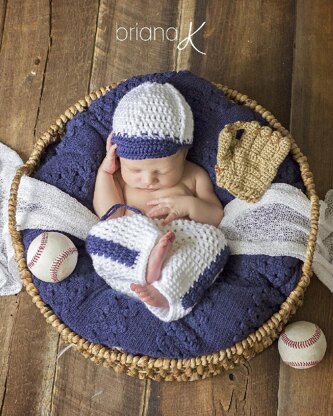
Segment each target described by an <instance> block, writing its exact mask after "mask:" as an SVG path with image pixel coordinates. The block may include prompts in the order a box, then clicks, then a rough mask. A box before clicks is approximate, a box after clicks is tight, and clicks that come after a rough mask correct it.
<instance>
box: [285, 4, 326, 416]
mask: <svg viewBox="0 0 333 416" xmlns="http://www.w3.org/2000/svg"><path fill="white" fill-rule="evenodd" d="M314 6H315V7H314ZM332 21H333V7H332V2H330V1H325V0H319V1H316V2H315V3H310V2H308V1H300V2H298V7H297V29H296V39H295V44H296V45H295V46H296V49H295V58H294V74H293V95H292V134H293V135H294V137H295V139H296V141H297V143H298V144H299V146H300V147H301V149H302V150H303V152H304V153H305V154H306V155H307V157H308V159H309V163H310V168H311V170H312V172H313V173H314V176H315V183H316V188H317V193H318V195H319V197H321V198H323V197H324V195H325V192H326V191H327V190H328V189H332V188H333V140H332V139H333V138H332V131H333V119H332V112H333V98H332V97H333V95H332V92H333V81H332V76H331V70H332V63H333V48H332V46H333V43H332V40H333V27H332ZM319 143H320V144H319ZM299 320H305V321H310V322H314V323H316V324H317V325H319V327H320V328H321V329H322V330H323V332H324V334H325V335H326V339H327V345H328V348H327V352H326V355H325V357H324V359H323V361H322V362H321V363H320V364H319V365H318V366H316V367H314V368H310V369H308V370H293V369H291V368H289V367H287V366H286V365H284V364H281V370H280V374H281V375H280V387H279V412H278V414H279V415H281V416H282V415H283V416H289V415H295V414H304V415H305V414H308V415H311V414H321V415H332V414H333V378H332V367H333V352H332V344H333V329H332V320H333V302H332V294H331V293H330V292H329V290H328V289H327V288H326V287H325V286H324V285H323V284H322V283H321V282H320V281H318V279H317V278H314V279H313V281H312V282H311V284H310V286H309V288H308V290H307V293H306V295H305V302H304V305H303V307H302V308H301V309H300V310H299V311H298V312H297V314H296V315H295V317H294V319H293V321H299ZM311 386H312V388H311Z"/></svg>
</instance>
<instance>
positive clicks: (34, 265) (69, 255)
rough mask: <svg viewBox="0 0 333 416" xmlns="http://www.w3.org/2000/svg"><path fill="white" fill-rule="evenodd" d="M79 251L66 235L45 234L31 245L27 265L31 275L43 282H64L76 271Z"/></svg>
mask: <svg viewBox="0 0 333 416" xmlns="http://www.w3.org/2000/svg"><path fill="white" fill-rule="evenodd" d="M77 257H78V251H77V248H76V247H75V245H74V244H73V242H72V241H71V240H70V239H69V238H68V237H66V236H65V235H63V234H61V233H58V232H55V231H51V232H44V233H42V234H40V235H39V236H38V237H36V238H35V239H34V240H33V241H32V242H31V244H30V246H29V248H28V253H27V265H28V268H29V270H30V271H31V273H32V274H33V275H34V276H36V277H37V278H38V279H40V280H42V281H43V282H51V283H56V282H60V281H61V280H64V279H65V278H66V277H68V276H69V275H70V274H71V273H72V272H73V270H74V269H75V266H76V263H77Z"/></svg>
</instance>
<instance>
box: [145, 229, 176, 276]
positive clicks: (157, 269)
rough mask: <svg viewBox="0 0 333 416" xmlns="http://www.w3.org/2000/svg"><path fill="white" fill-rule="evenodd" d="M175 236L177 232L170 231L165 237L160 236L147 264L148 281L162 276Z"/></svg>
mask: <svg viewBox="0 0 333 416" xmlns="http://www.w3.org/2000/svg"><path fill="white" fill-rule="evenodd" d="M175 238H176V236H175V233H174V232H172V231H168V232H167V233H166V234H164V236H163V237H161V238H160V240H159V241H158V243H157V244H156V245H155V247H154V248H153V249H152V251H151V253H150V256H149V260H148V265H147V273H146V282H147V283H153V282H155V281H156V280H158V279H159V278H160V276H161V269H162V266H163V263H164V262H165V259H166V257H167V255H168V253H169V251H170V249H171V246H172V243H173V242H174V241H175Z"/></svg>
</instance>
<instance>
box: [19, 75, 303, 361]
mask: <svg viewBox="0 0 333 416" xmlns="http://www.w3.org/2000/svg"><path fill="white" fill-rule="evenodd" d="M145 81H156V82H161V83H165V82H169V83H171V84H173V85H174V86H175V87H176V88H177V89H178V90H179V91H180V92H181V93H182V94H183V95H184V97H185V98H186V100H187V102H188V103H189V104H190V106H191V108H192V111H193V115H194V124H195V128H194V146H193V148H192V149H191V150H190V152H189V154H188V159H189V160H191V161H192V162H195V163H197V164H199V165H201V166H202V167H203V168H204V169H206V171H207V172H208V173H209V175H210V178H211V180H212V182H213V183H214V184H215V172H214V166H215V164H216V153H217V138H218V134H219V132H220V130H221V129H222V128H223V127H224V125H225V124H227V123H233V122H235V121H237V120H242V121H251V120H258V121H259V122H261V123H262V124H266V123H265V121H264V120H263V119H262V118H261V116H260V115H259V114H257V113H256V112H254V111H252V110H250V109H249V108H247V107H244V106H241V105H236V104H234V103H232V102H231V101H229V100H228V99H227V98H226V97H225V95H224V94H223V92H222V91H221V90H219V89H218V88H216V87H215V86H214V85H213V84H211V83H210V82H208V81H206V80H205V79H202V78H199V77H197V76H195V75H194V74H192V73H191V72H190V71H180V72H171V71H170V72H164V73H158V74H149V75H142V76H136V77H132V78H130V79H128V80H127V81H125V82H123V83H121V84H120V85H118V86H117V87H116V88H114V89H112V90H110V91H109V92H108V93H107V94H106V95H105V96H103V97H101V98H99V99H97V100H95V101H94V102H93V103H92V104H91V106H90V107H89V109H88V110H87V111H85V112H83V113H78V114H77V115H76V116H75V117H74V118H73V119H72V120H71V121H69V122H68V123H67V125H66V131H65V136H64V138H63V140H62V141H59V142H58V143H55V144H52V145H50V146H49V147H48V149H47V152H46V154H45V155H44V156H43V158H42V160H41V164H40V167H39V168H38V170H37V171H36V172H35V174H34V177H35V178H37V179H39V180H42V181H44V182H47V183H49V184H52V185H55V186H57V187H58V188H59V189H61V190H63V191H65V192H67V193H68V194H69V195H71V196H73V197H75V198H76V199H77V200H78V201H80V202H81V203H82V204H83V205H85V206H86V207H87V208H89V209H91V210H93V208H92V198H93V191H94V184H95V178H96V173H97V169H98V167H99V165H100V163H101V161H102V159H103V158H104V156H105V141H106V138H107V136H108V134H109V132H110V130H111V128H112V116H113V112H114V109H115V107H116V105H117V103H118V101H119V99H120V98H121V97H122V96H123V95H124V94H125V93H127V92H128V91H129V90H130V89H131V88H133V87H136V86H137V85H139V84H140V83H142V82H145ZM274 182H284V183H288V184H291V185H294V186H296V187H298V188H300V189H302V190H303V192H304V184H303V182H302V179H301V176H300V171H299V167H298V164H297V163H296V162H295V161H294V160H293V159H292V157H291V156H290V155H288V156H287V158H286V159H285V160H284V162H283V163H282V165H281V166H280V168H279V171H278V173H277V176H276V177H275V179H274ZM215 192H216V194H217V195H218V197H219V198H220V200H221V202H222V204H223V205H225V204H227V203H228V202H229V201H231V200H232V199H233V196H232V195H231V194H230V193H228V192H227V191H226V190H224V189H221V188H219V187H217V186H215ZM65 212H66V207H64V215H65ZM41 232H42V230H25V231H23V241H24V246H25V250H26V251H27V248H28V247H29V244H30V242H31V241H32V240H33V239H34V238H35V237H36V236H37V235H38V234H40V233H41ZM68 237H69V238H71V239H72V241H73V242H74V244H75V245H76V246H77V248H78V250H79V261H78V264H77V267H76V269H75V271H74V272H73V274H72V275H71V276H70V277H69V278H67V279H65V280H64V281H63V282H61V283H58V284H53V283H45V282H42V281H40V280H38V279H36V278H35V277H33V281H34V284H35V285H36V287H37V288H38V290H39V292H40V296H41V297H42V299H43V300H44V302H45V303H46V304H48V305H49V306H50V308H52V310H53V311H54V313H55V314H56V315H57V316H58V317H59V318H60V319H61V320H62V321H63V322H64V323H65V324H66V325H67V326H68V327H70V328H71V329H72V330H73V331H74V332H76V333H77V334H79V335H80V336H81V337H83V338H85V339H87V340H88V341H91V342H95V343H101V344H104V345H105V346H108V347H119V348H122V349H124V350H125V351H127V352H129V353H132V354H142V355H149V356H152V357H170V358H171V357H172V358H188V357H193V356H196V355H203V354H210V353H213V352H216V351H219V350H221V349H225V348H227V347H230V346H232V345H233V344H234V343H236V342H238V341H240V340H242V339H244V338H245V337H247V336H248V335H249V334H250V333H251V332H253V331H255V330H256V329H258V328H259V327H260V326H261V325H262V324H263V323H264V322H265V321H266V320H268V319H269V318H270V317H271V316H272V314H274V313H275V312H277V311H278V310H279V308H280V305H281V303H283V302H284V300H285V299H286V297H287V296H288V295H289V293H290V292H291V291H292V290H293V288H294V287H295V285H296V284H297V282H298V280H299V278H300V273H301V267H302V262H301V261H300V260H297V259H295V258H291V257H270V256H258V255H256V256H248V255H238V256H230V258H229V260H228V262H227V265H226V266H225V268H224V270H223V271H222V273H221V275H220V277H219V278H218V279H217V280H216V281H215V282H214V284H213V285H212V286H211V287H210V288H209V289H208V290H207V292H206V295H205V297H204V299H203V300H202V301H201V302H200V303H199V304H197V305H196V307H195V308H194V309H193V311H192V312H191V313H190V314H189V315H187V316H186V317H184V318H183V319H180V320H178V321H174V322H161V321H160V320H158V319H157V318H156V317H155V316H154V315H153V314H151V313H150V312H149V311H148V309H147V308H146V307H145V306H144V304H143V303H142V302H141V301H138V300H136V299H134V298H130V297H128V296H126V295H123V294H121V293H119V292H116V291H115V290H113V289H112V288H111V287H110V286H108V285H107V284H106V283H105V281H104V280H103V279H102V278H101V277H99V276H98V275H97V274H96V273H95V271H94V269H93V266H92V261H91V259H90V257H89V255H88V254H87V252H86V251H85V242H84V241H82V240H79V239H77V238H74V237H72V236H71V235H70V234H68Z"/></svg>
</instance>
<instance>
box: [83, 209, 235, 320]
mask: <svg viewBox="0 0 333 416" xmlns="http://www.w3.org/2000/svg"><path fill="white" fill-rule="evenodd" d="M169 230H172V231H173V232H174V233H175V235H176V240H175V241H174V243H173V245H172V248H171V250H170V253H169V255H168V257H167V259H166V261H165V263H164V265H163V268H162V271H161V276H160V279H159V280H157V281H155V282H153V283H152V285H153V286H154V287H156V289H158V290H159V292H160V293H162V295H163V296H164V297H165V298H166V299H167V300H168V303H169V308H157V307H153V306H150V305H148V304H145V305H146V306H147V308H148V309H149V310H150V311H151V312H152V313H153V314H154V315H155V316H156V317H157V318H159V319H160V320H162V321H165V322H170V321H174V320H177V319H180V318H182V317H184V316H185V315H187V314H188V313H189V312H191V310H192V309H193V307H194V306H195V304H196V303H198V302H199V300H200V299H201V298H202V297H203V296H204V292H205V290H206V289H207V288H208V287H209V286H211V285H212V283H214V281H215V280H216V278H217V276H218V275H219V273H220V272H221V271H222V270H223V267H224V265H225V263H226V261H227V258H228V255H229V248H228V247H227V242H226V239H225V237H224V235H223V233H222V231H221V230H220V229H218V228H217V227H214V226H212V225H208V224H200V223H197V222H195V221H191V220H186V219H178V220H174V221H172V222H171V223H170V224H168V225H164V226H163V225H161V221H160V220H153V219H150V218H148V217H146V216H144V215H141V214H134V215H130V216H123V217H119V218H114V219H109V220H107V221H99V223H98V224H95V225H94V226H93V227H92V229H91V230H90V232H89V235H88V237H87V240H86V248H87V251H88V253H89V254H90V256H91V258H92V261H93V266H94V269H95V271H96V273H97V274H98V275H99V276H101V277H102V278H103V279H104V280H105V281H106V283H108V284H109V285H110V286H111V287H112V288H113V289H115V290H118V291H120V292H122V293H124V294H126V295H128V296H132V297H136V298H137V297H138V296H137V294H136V293H135V292H133V291H132V290H131V289H130V284H131V283H133V282H135V283H140V284H143V283H145V282H146V280H145V275H146V269H147V264H148V259H149V255H150V252H151V250H152V248H153V247H154V246H155V245H156V243H157V241H158V240H159V238H160V237H161V236H162V235H163V234H165V233H166V232H168V231H169Z"/></svg>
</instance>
